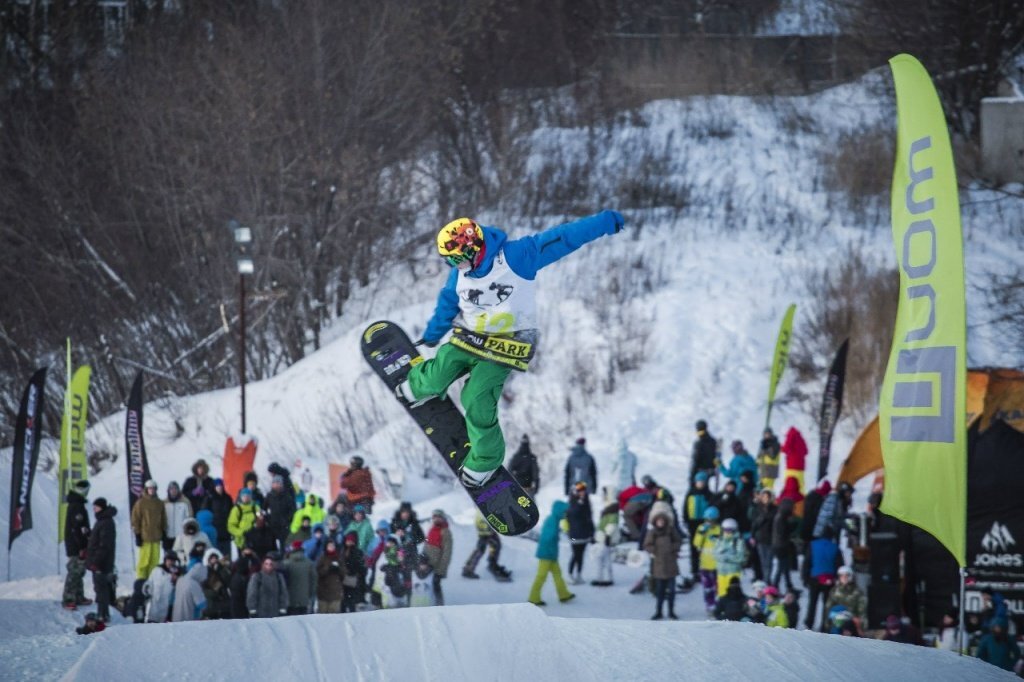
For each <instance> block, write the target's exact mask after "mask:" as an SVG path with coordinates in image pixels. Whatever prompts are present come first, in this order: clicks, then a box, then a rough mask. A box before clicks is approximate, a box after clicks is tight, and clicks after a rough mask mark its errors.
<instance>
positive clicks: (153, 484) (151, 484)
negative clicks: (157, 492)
mask: <svg viewBox="0 0 1024 682" xmlns="http://www.w3.org/2000/svg"><path fill="white" fill-rule="evenodd" d="M142 487H143V488H159V487H160V486H158V485H157V484H156V481H154V480H153V479H152V478H151V479H149V480H148V481H146V485H144V486H142Z"/></svg>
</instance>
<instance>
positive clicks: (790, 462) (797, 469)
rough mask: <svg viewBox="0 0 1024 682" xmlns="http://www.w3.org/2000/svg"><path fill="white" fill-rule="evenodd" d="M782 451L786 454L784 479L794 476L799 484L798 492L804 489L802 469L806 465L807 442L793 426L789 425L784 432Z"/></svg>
mask: <svg viewBox="0 0 1024 682" xmlns="http://www.w3.org/2000/svg"><path fill="white" fill-rule="evenodd" d="M782 452H784V453H785V454H786V473H784V474H783V475H782V476H783V478H784V479H789V478H790V477H792V478H795V479H796V481H797V483H798V484H799V486H800V488H799V489H800V492H801V493H803V491H804V469H805V468H806V467H807V443H806V441H804V437H803V436H802V435H800V432H799V431H797V430H796V428H794V427H792V426H791V427H789V431H787V432H786V440H785V441H784V442H783V443H782Z"/></svg>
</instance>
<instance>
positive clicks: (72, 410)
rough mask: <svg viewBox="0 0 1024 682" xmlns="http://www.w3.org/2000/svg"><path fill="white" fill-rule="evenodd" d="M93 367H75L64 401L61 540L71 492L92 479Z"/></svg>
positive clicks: (59, 522)
mask: <svg viewBox="0 0 1024 682" xmlns="http://www.w3.org/2000/svg"><path fill="white" fill-rule="evenodd" d="M91 374H92V370H91V369H90V368H89V366H88V365H83V366H81V367H79V368H78V369H77V370H75V375H74V378H72V379H71V384H70V385H69V386H68V392H67V395H66V397H65V401H64V418H63V420H62V421H61V429H60V463H59V466H58V469H57V472H58V473H57V482H58V486H59V491H60V502H59V504H60V507H59V508H58V509H59V511H58V515H57V541H58V542H64V517H65V516H66V515H67V512H68V502H67V494H68V491H70V490H71V486H72V485H74V484H75V482H77V481H83V480H86V479H88V478H89V468H88V465H87V463H86V460H85V426H86V418H87V417H88V413H89V377H90V376H91Z"/></svg>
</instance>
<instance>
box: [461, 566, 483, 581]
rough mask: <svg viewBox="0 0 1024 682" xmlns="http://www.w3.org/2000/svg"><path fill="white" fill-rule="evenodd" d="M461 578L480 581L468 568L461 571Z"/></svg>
mask: <svg viewBox="0 0 1024 682" xmlns="http://www.w3.org/2000/svg"><path fill="white" fill-rule="evenodd" d="M462 577H463V578H470V579H472V580H479V579H480V576H479V575H477V574H476V572H475V571H473V570H472V569H470V568H464V569H462Z"/></svg>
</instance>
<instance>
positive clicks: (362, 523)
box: [343, 504, 373, 554]
mask: <svg viewBox="0 0 1024 682" xmlns="http://www.w3.org/2000/svg"><path fill="white" fill-rule="evenodd" d="M349 533H355V534H356V537H357V538H358V542H357V543H356V544H357V546H358V547H359V551H360V552H362V553H363V554H366V549H367V548H368V547H369V546H370V541H371V540H373V524H372V523H370V520H369V519H368V518H366V507H364V506H363V505H361V504H357V505H356V506H355V507H353V508H352V520H351V521H350V522H349V524H348V527H347V528H346V529H345V532H344V533H343V535H348V534H349Z"/></svg>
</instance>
